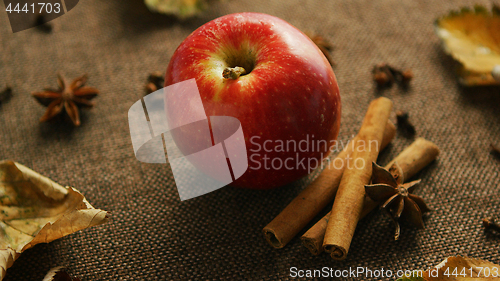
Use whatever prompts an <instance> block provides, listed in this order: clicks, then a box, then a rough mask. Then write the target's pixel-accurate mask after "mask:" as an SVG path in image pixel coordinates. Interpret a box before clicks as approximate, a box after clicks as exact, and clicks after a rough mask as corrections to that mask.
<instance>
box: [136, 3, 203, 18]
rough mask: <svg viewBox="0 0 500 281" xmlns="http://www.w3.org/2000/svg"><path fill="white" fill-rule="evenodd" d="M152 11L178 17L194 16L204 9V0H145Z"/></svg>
mask: <svg viewBox="0 0 500 281" xmlns="http://www.w3.org/2000/svg"><path fill="white" fill-rule="evenodd" d="M145 3H146V5H147V6H148V8H149V9H150V10H152V11H155V12H159V13H163V14H169V15H174V16H177V17H178V18H180V19H185V18H189V17H193V16H196V15H197V14H199V13H200V12H202V11H203V10H205V8H206V6H207V3H206V2H205V0H145Z"/></svg>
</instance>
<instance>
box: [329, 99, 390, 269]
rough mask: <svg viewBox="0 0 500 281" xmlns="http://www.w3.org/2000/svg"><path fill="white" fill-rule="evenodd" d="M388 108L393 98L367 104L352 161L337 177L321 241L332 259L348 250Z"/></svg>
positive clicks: (341, 258) (376, 153)
mask: <svg viewBox="0 0 500 281" xmlns="http://www.w3.org/2000/svg"><path fill="white" fill-rule="evenodd" d="M391 109H392V101H391V100H389V99H387V98H385V97H381V98H378V99H376V100H374V101H372V102H371V103H370V106H369V107H368V111H367V113H366V115H365V118H364V120H363V124H362V125H361V129H360V131H359V134H358V136H359V140H358V142H357V143H355V145H356V147H355V149H354V150H353V153H352V158H353V161H352V163H351V165H347V166H346V169H345V171H344V174H343V175H342V179H341V180H340V185H339V188H338V190H337V195H336V198H335V201H334V203H333V207H332V212H331V214H330V219H329V220H328V224H327V228H326V232H325V239H324V241H323V248H324V250H325V251H326V252H328V253H330V254H331V256H332V258H334V259H337V260H343V259H345V258H346V256H347V252H348V251H349V246H350V245H351V241H352V236H353V235H354V230H355V229H356V225H357V224H358V220H359V219H360V217H361V211H362V210H363V201H364V198H365V185H366V184H369V183H370V178H371V174H372V165H371V163H372V162H375V161H376V160H377V157H378V153H379V146H378V143H381V142H382V137H383V134H384V128H385V125H386V124H387V121H388V120H389V115H390V113H391ZM348 164H349V163H348Z"/></svg>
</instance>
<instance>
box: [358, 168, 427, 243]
mask: <svg viewBox="0 0 500 281" xmlns="http://www.w3.org/2000/svg"><path fill="white" fill-rule="evenodd" d="M418 183H420V180H415V181H412V182H408V183H404V175H403V171H402V170H401V167H399V165H398V164H397V163H396V162H394V164H393V165H392V166H391V168H389V170H386V169H384V168H383V167H380V166H379V165H377V164H376V163H373V164H372V184H371V185H365V191H366V195H368V197H370V198H371V199H372V200H374V201H378V202H383V203H382V208H383V209H385V210H387V211H388V214H389V215H390V217H391V218H392V219H393V221H394V223H395V225H396V234H395V235H394V239H395V240H398V238H399V234H400V227H399V222H398V220H399V218H400V217H401V216H402V217H404V218H405V219H407V220H408V221H409V222H410V223H412V224H413V225H414V226H416V227H418V228H424V222H423V220H422V213H425V212H427V211H429V210H430V209H429V208H428V207H427V205H426V204H425V202H424V199H422V198H421V197H420V196H417V195H415V194H411V193H412V192H413V190H414V189H415V187H416V186H417V184H418Z"/></svg>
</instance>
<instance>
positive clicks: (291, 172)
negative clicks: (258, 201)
mask: <svg viewBox="0 0 500 281" xmlns="http://www.w3.org/2000/svg"><path fill="white" fill-rule="evenodd" d="M223 73H224V76H225V77H226V78H225V77H224V76H223ZM192 78H195V79H196V83H197V86H198V89H199V91H200V95H201V98H202V102H203V106H204V108H205V112H206V115H207V116H233V117H236V118H237V119H238V120H239V121H240V122H241V126H242V129H243V134H244V136H245V144H246V148H247V154H248V164H249V166H248V169H247V171H246V172H245V173H244V174H243V176H241V177H240V178H239V179H237V180H236V181H235V182H234V183H233V184H232V185H234V186H239V187H246V188H253V189H269V188H274V187H278V186H282V185H284V184H287V183H290V182H292V181H294V180H297V179H299V178H301V177H303V176H305V175H307V174H308V173H309V172H311V171H312V170H314V168H316V167H317V166H318V163H321V160H322V159H323V158H324V157H326V156H328V154H329V152H330V148H331V146H332V145H333V143H334V140H336V138H337V135H338V132H339V127H340V110H341V106H340V95H339V88H338V84H337V80H336V78H335V75H334V73H333V70H332V68H331V66H330V64H329V63H328V61H327V59H326V58H325V56H324V55H323V54H322V53H321V51H320V50H319V49H318V47H317V46H316V45H315V44H314V43H313V42H312V41H311V40H310V39H309V38H308V37H307V36H306V35H304V34H303V33H302V32H301V31H299V30H298V29H296V28H295V27H293V26H292V25H290V24H288V23H287V22H285V21H283V20H281V19H279V18H276V17H273V16H270V15H266V14H258V13H239V14H231V15H227V16H223V17H220V18H217V19H215V20H213V21H210V22H208V23H206V24H204V25H203V26H201V27H200V28H198V29H197V30H195V31H194V32H193V33H192V34H191V35H189V36H188V37H187V38H186V39H185V40H184V41H183V42H182V43H181V45H180V46H179V47H178V48H177V50H176V51H175V53H174V54H173V56H172V59H171V61H170V64H169V65H168V68H167V73H166V78H165V86H169V85H172V84H175V83H178V82H182V81H185V80H188V79H192ZM180 138H181V139H180V140H179V136H178V137H177V139H176V142H183V141H186V142H189V141H190V140H189V139H190V138H189V136H188V135H184V136H180ZM182 138H184V140H182Z"/></svg>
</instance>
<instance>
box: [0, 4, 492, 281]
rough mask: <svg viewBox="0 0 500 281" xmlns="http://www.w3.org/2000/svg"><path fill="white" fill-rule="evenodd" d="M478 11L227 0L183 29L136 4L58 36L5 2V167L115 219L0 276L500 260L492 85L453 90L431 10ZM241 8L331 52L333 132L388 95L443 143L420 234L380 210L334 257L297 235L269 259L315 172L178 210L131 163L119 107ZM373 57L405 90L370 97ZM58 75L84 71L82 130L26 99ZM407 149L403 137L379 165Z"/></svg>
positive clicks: (77, 21)
mask: <svg viewBox="0 0 500 281" xmlns="http://www.w3.org/2000/svg"><path fill="white" fill-rule="evenodd" d="M475 3H480V4H483V5H485V6H487V7H490V6H491V4H492V3H491V2H489V1H481V0H478V1H476V2H468V1H448V2H445V1H432V0H425V1H413V0H403V1H401V0H387V1H369V0H353V1H321V0H317V1H313V0H307V1H303V0H293V1H269V0H256V1H241V0H232V1H225V2H222V3H214V4H212V5H211V7H210V8H209V10H208V11H207V12H206V13H205V14H203V15H202V16H201V17H199V18H197V19H192V20H188V21H185V22H183V23H181V22H178V21H176V20H175V19H173V18H171V17H167V16H163V15H159V14H152V13H150V12H149V11H148V10H147V8H146V6H145V5H144V4H143V3H142V1H141V0H129V1H122V0H109V1H94V0H86V1H80V3H79V4H78V6H77V7H76V8H74V9H73V10H72V11H71V12H69V13H68V14H67V15H64V16H62V17H60V18H58V19H56V20H55V21H53V25H54V31H53V32H52V34H46V33H43V32H40V31H39V30H36V29H31V30H27V31H23V32H19V33H16V34H13V33H12V32H11V29H10V26H9V23H8V18H7V14H6V13H5V12H3V11H4V5H3V4H1V5H0V7H1V8H2V11H0V73H1V75H0V87H3V86H4V85H5V84H9V85H11V86H12V87H13V89H14V92H13V97H12V98H11V99H10V100H9V101H7V102H5V103H2V104H1V105H0V159H13V160H15V161H18V162H20V163H22V164H24V165H26V166H28V167H30V168H32V169H33V170H35V171H37V172H39V173H41V174H42V175H45V176H48V177H50V178H51V179H53V180H55V181H57V182H59V183H60V184H62V185H70V186H74V187H76V188H77V189H78V190H80V191H81V192H82V193H83V194H84V195H85V196H86V197H87V199H88V200H89V202H91V203H92V204H93V205H94V206H95V207H96V208H101V209H104V210H108V211H110V212H111V213H112V220H111V221H110V222H109V223H107V224H105V225H102V226H97V227H93V228H92V229H87V230H84V231H80V232H78V233H75V234H73V235H70V236H68V237H64V238H62V239H59V240H57V241H54V242H51V243H50V244H42V245H37V246H36V247H34V248H33V249H30V250H28V251H27V252H25V253H24V254H22V255H21V257H20V258H19V259H18V260H17V261H16V262H15V264H14V266H13V267H12V268H10V269H9V270H8V274H7V277H6V279H5V280H9V281H13V280H41V279H42V278H43V276H44V275H45V273H46V272H47V271H48V270H49V269H50V268H52V267H55V266H66V267H67V268H68V269H69V271H70V272H71V273H72V274H73V275H75V276H79V277H81V279H82V280H188V279H204V280H220V279H227V280H278V279H288V278H290V276H289V275H290V267H297V268H299V269H321V268H322V267H324V266H327V267H332V268H335V269H348V268H349V267H357V266H362V267H368V268H370V269H373V270H374V269H381V268H382V267H383V268H384V269H390V270H393V271H396V270H398V269H426V268H428V267H430V266H433V265H436V264H437V263H439V262H440V261H441V260H442V259H444V258H445V257H447V256H450V255H466V256H471V257H477V258H482V259H487V260H489V261H491V262H494V263H500V253H499V251H498V248H499V243H500V236H496V235H494V234H492V233H489V232H485V231H484V229H483V227H482V226H481V220H482V219H483V218H484V217H487V216H495V215H500V196H499V193H500V192H499V186H500V179H499V177H498V171H499V168H500V161H499V159H497V158H495V156H494V155H492V154H491V153H490V152H489V144H490V143H491V142H496V143H499V142H500V127H499V126H498V124H499V121H500V89H499V88H498V87H497V88H494V87H488V88H463V87H461V86H460V85H458V84H457V80H456V76H455V75H454V68H455V67H456V64H455V63H454V61H453V60H452V59H451V58H449V57H448V56H447V55H446V54H445V53H444V52H443V51H442V50H441V47H440V42H439V40H438V38H437V37H436V35H435V34H434V30H433V23H434V20H435V19H436V18H437V17H438V16H440V15H442V14H444V13H446V12H447V11H449V10H451V9H458V8H459V7H460V6H469V7H472V6H473V4H475ZM243 11H251V12H263V13H268V14H271V15H275V16H278V17H280V18H282V19H284V20H286V21H288V22H290V23H291V24H293V25H294V26H296V27H298V28H299V29H302V30H305V31H314V32H316V33H318V34H321V35H323V36H324V37H325V38H327V39H328V40H330V41H332V42H333V43H334V45H335V50H334V51H333V60H334V61H335V62H336V66H335V67H334V70H335V73H336V75H337V79H338V82H339V85H340V89H341V95H342V126H341V133H340V136H339V138H340V139H342V140H347V139H350V138H351V136H352V135H353V134H355V133H356V132H357V130H358V129H359V127H360V125H361V121H362V119H363V116H364V113H365V110H366V109H367V107H368V103H369V102H370V101H371V100H373V99H374V98H376V97H378V96H386V97H389V98H391V99H392V100H393V101H394V105H395V106H394V107H395V110H404V111H408V112H409V113H410V118H411V121H412V122H413V123H414V124H415V126H416V128H417V136H421V137H424V138H426V139H428V140H431V141H433V142H435V143H436V144H437V145H438V146H439V147H440V148H441V150H442V154H441V155H440V157H439V160H438V161H437V162H435V163H433V164H432V165H430V166H429V167H428V168H426V169H425V170H424V171H422V172H421V173H419V174H418V175H417V177H419V178H421V179H422V183H421V185H420V187H419V189H417V191H416V194H419V195H421V196H422V197H424V198H425V199H426V200H427V202H428V204H429V206H430V207H431V208H432V209H433V212H432V213H430V214H429V215H427V216H426V218H425V225H426V229H425V230H416V229H413V228H410V227H409V226H408V225H407V224H404V225H403V227H402V237H401V238H400V240H399V241H397V242H395V241H393V234H394V228H393V225H392V222H391V221H390V220H389V219H388V218H387V217H386V216H385V215H384V214H383V213H382V212H380V211H375V212H373V213H372V214H371V215H369V216H367V217H366V218H365V219H364V220H363V221H361V222H360V223H359V225H358V227H357V229H356V233H355V235H354V239H353V241H352V245H351V249H350V252H349V255H348V258H347V259H346V260H345V261H343V262H336V261H333V260H332V259H331V258H330V257H329V256H328V255H325V254H323V255H320V256H312V255H311V254H310V253H309V251H308V250H307V249H306V248H304V247H303V246H302V244H301V243H300V240H299V236H300V235H299V236H297V237H296V238H295V239H293V240H292V241H291V242H290V243H289V244H288V245H287V246H286V247H285V248H283V249H280V250H275V249H273V248H271V247H270V246H269V245H268V244H267V243H266V242H265V240H264V239H263V237H262V234H261V230H262V228H263V227H264V226H265V225H266V224H267V223H269V222H270V221H271V220H272V219H273V218H274V217H275V216H276V215H277V214H278V213H279V212H280V211H281V210H282V209H283V208H284V207H285V206H286V205H287V204H288V203H289V202H290V201H291V200H292V199H293V198H294V197H295V196H296V195H297V194H298V193H299V192H300V190H301V189H302V188H304V186H305V185H306V184H307V183H308V182H310V180H311V178H309V179H304V180H301V181H299V182H296V183H294V184H291V185H288V186H285V187H282V188H279V189H276V190H272V191H255V190H242V189H236V188H232V187H226V188H223V189H221V190H218V191H216V192H213V193H210V194H208V195H206V196H202V197H198V198H195V199H192V200H188V201H186V202H182V203H181V202H180V200H179V197H178V194H177V191H176V189H175V185H174V181H173V176H172V172H171V170H170V168H169V167H168V166H166V165H160V164H157V165H153V164H143V163H140V162H139V161H137V160H136V159H135V157H134V154H133V150H132V144H131V140H130V136H129V130H128V122H127V112H128V109H129V108H130V106H131V105H132V104H133V103H134V102H135V101H137V100H138V99H140V98H141V97H142V96H143V94H144V84H145V81H146V78H147V76H148V74H149V73H150V72H153V71H164V70H165V69H166V67H167V64H168V62H169V59H170V56H171V55H172V54H173V52H174V50H175V48H176V47H177V46H178V45H179V44H180V43H181V42H182V40H183V39H184V38H185V37H186V36H187V35H189V34H190V33H191V32H192V31H193V30H195V29H196V28H197V27H199V26H201V25H202V24H204V23H205V22H208V21H210V20H212V19H214V18H216V17H219V16H222V15H225V14H229V13H234V12H243ZM380 62H388V63H391V64H393V65H395V66H398V67H402V68H411V69H412V70H413V72H414V74H415V78H414V80H413V81H412V83H411V87H410V89H409V90H407V91H404V90H402V89H401V88H399V87H397V86H394V87H392V88H391V89H388V90H385V91H382V92H378V91H377V90H376V87H375V85H374V83H373V81H372V80H371V68H372V66H373V65H374V64H376V63H380ZM57 72H61V73H64V74H65V76H66V77H68V78H73V77H77V76H79V75H82V74H83V73H88V74H89V82H88V85H89V86H94V87H97V88H99V90H100V92H101V95H100V96H99V97H97V98H96V99H95V100H96V102H97V106H96V107H95V108H93V109H91V110H88V111H84V112H83V113H82V126H81V127H79V128H73V126H72V125H71V124H70V123H69V122H66V123H64V122H63V123H44V124H39V123H38V119H39V118H40V117H41V116H42V115H43V113H44V110H45V108H44V107H43V106H41V105H39V104H38V103H37V102H36V101H35V100H34V99H33V98H32V97H31V95H30V93H31V92H32V91H37V90H41V89H42V88H44V87H46V86H52V87H55V86H56V85H57V84H56V73H57ZM392 118H393V120H394V121H395V116H394V114H393V116H392ZM411 142H412V140H411V139H407V138H405V137H403V136H402V135H398V136H397V137H396V139H395V140H394V142H393V143H392V145H390V146H389V148H388V149H387V150H386V151H385V152H384V153H383V155H381V157H380V163H381V164H385V163H387V162H388V161H389V160H390V159H391V158H393V157H394V156H396V155H397V154H398V153H399V152H400V151H401V150H403V148H404V147H406V146H407V145H409V144H410V143H411ZM317 219H319V216H318V218H317ZM312 224H313V223H311V224H309V225H308V228H309V227H310V226H312ZM302 233H303V232H301V234H302ZM360 279H363V278H359V279H356V280H360ZM377 279H384V278H377Z"/></svg>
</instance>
